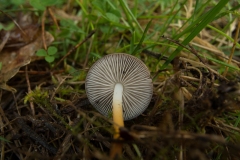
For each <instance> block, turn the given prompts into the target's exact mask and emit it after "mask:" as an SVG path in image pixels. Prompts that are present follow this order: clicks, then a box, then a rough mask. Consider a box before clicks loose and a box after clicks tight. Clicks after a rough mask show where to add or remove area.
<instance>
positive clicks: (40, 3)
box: [29, 0, 58, 10]
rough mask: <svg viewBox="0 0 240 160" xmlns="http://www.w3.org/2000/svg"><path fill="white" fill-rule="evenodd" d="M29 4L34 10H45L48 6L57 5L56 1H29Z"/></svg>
mask: <svg viewBox="0 0 240 160" xmlns="http://www.w3.org/2000/svg"><path fill="white" fill-rule="evenodd" d="M29 3H30V4H31V5H32V6H33V7H34V8H36V9H39V10H45V9H46V7H48V6H53V5H55V4H57V3H58V1H56V0H29Z"/></svg>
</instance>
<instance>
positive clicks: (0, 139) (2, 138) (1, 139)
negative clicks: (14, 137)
mask: <svg viewBox="0 0 240 160" xmlns="http://www.w3.org/2000/svg"><path fill="white" fill-rule="evenodd" d="M0 141H5V142H10V141H9V140H7V139H5V138H4V137H1V136H0Z"/></svg>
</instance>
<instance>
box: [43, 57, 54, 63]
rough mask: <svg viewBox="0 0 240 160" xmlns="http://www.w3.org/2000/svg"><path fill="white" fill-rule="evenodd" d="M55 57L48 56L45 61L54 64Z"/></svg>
mask: <svg viewBox="0 0 240 160" xmlns="http://www.w3.org/2000/svg"><path fill="white" fill-rule="evenodd" d="M54 59H55V58H54V57H53V56H46V57H45V60H46V61H47V62H48V63H52V62H53V61H54Z"/></svg>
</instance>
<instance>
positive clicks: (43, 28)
mask: <svg viewBox="0 0 240 160" xmlns="http://www.w3.org/2000/svg"><path fill="white" fill-rule="evenodd" d="M46 13H47V12H46V10H45V11H44V12H43V16H42V24H41V25H42V41H43V47H44V49H45V50H47V44H46V37H45V25H44V23H45V19H46Z"/></svg>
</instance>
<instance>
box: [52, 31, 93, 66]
mask: <svg viewBox="0 0 240 160" xmlns="http://www.w3.org/2000/svg"><path fill="white" fill-rule="evenodd" d="M95 32H96V30H93V31H92V32H90V33H89V34H88V35H87V37H86V38H85V39H84V40H83V41H81V42H80V43H78V44H77V45H76V46H74V47H73V48H72V49H71V50H70V51H68V53H67V54H66V55H65V56H63V57H62V58H61V59H60V61H58V63H57V64H56V65H55V66H54V67H53V68H52V69H55V68H56V67H57V66H58V65H59V64H60V63H61V62H62V61H63V60H64V59H65V58H66V57H67V56H69V55H70V54H71V53H73V51H75V50H76V49H77V48H78V47H80V46H81V45H82V44H83V43H85V42H86V41H87V40H88V39H89V38H90V37H92V35H93V34H94V33H95Z"/></svg>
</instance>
